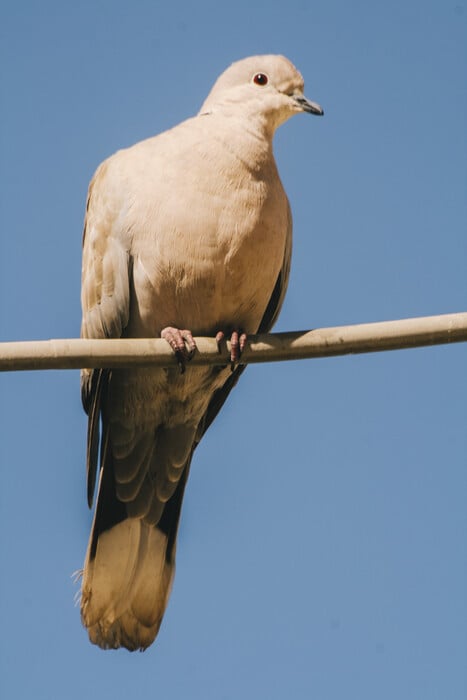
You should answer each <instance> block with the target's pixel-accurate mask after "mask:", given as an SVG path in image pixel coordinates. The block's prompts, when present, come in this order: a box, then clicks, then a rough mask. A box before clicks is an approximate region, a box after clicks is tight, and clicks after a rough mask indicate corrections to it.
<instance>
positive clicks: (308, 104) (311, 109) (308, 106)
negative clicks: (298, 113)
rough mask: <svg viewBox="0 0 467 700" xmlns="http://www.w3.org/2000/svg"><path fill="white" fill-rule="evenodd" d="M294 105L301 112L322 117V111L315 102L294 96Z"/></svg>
mask: <svg viewBox="0 0 467 700" xmlns="http://www.w3.org/2000/svg"><path fill="white" fill-rule="evenodd" d="M294 100H295V103H296V104H297V105H298V106H299V107H300V109H301V110H302V111H303V112H308V113H309V114H316V115H318V116H320V117H322V116H323V114H324V110H323V109H322V107H320V106H319V104H318V103H317V102H312V101H311V100H307V98H306V97H305V96H304V95H294Z"/></svg>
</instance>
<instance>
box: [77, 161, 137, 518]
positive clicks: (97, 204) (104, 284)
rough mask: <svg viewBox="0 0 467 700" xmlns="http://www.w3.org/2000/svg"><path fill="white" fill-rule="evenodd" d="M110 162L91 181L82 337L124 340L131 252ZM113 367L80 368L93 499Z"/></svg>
mask: <svg viewBox="0 0 467 700" xmlns="http://www.w3.org/2000/svg"><path fill="white" fill-rule="evenodd" d="M107 168H108V165H107V162H104V163H103V164H102V165H101V166H100V167H99V168H98V170H97V172H96V174H95V176H94V178H93V179H92V181H91V184H90V186H89V192H88V200H87V206H86V219H85V224H84V233H83V265H82V280H81V304H82V309H83V318H82V324H81V337H82V338H119V337H120V336H121V335H122V333H123V330H124V328H125V326H126V325H127V323H128V317H129V307H130V284H129V279H130V264H131V259H130V253H129V246H128V244H127V242H126V240H125V237H124V236H121V235H118V229H117V227H116V226H115V225H114V221H113V219H114V215H115V214H114V209H113V207H112V202H111V200H110V198H109V196H108V195H106V189H108V188H106V186H105V184H104V183H105V180H106V175H107ZM108 377H109V371H108V370H89V369H84V370H82V372H81V399H82V402H83V407H84V410H85V411H86V413H87V414H88V416H89V422H88V446H87V459H86V470H87V482H88V503H89V505H91V504H92V496H93V492H94V486H95V481H96V474H97V464H98V451H99V420H100V410H101V397H102V393H103V390H105V387H106V385H107V382H108Z"/></svg>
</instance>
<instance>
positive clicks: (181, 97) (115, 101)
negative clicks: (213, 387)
mask: <svg viewBox="0 0 467 700" xmlns="http://www.w3.org/2000/svg"><path fill="white" fill-rule="evenodd" d="M466 25H467V6H466V2H465V0H448V1H446V0H423V1H422V0H395V1H394V2H390V3H389V2H379V1H376V2H374V1H373V2H370V1H369V0H366V1H365V0H355V2H347V0H315V1H310V2H308V1H304V0H288V2H283V3H282V2H281V3H279V2H274V1H272V0H270V1H269V2H266V1H264V2H251V0H236V1H235V2H229V3H225V2H224V3H223V2H219V1H217V2H214V1H212V2H206V1H203V0H199V2H193V3H191V2H190V3H189V2H173V3H165V2H164V3H163V2H156V0H153V1H149V0H146V1H144V0H136V1H134V2H131V3H130V2H121V1H114V2H110V1H109V0H107V1H106V0H94V2H90V1H89V0H82V1H80V2H66V1H61V2H58V1H56V2H51V1H49V0H43V1H42V2H33V1H32V0H29V1H27V0H25V1H21V0H14V1H13V0H3V2H2V5H1V10H0V31H1V35H2V39H1V56H0V65H1V163H0V168H1V171H0V178H1V179H0V196H1V229H0V235H1V248H0V251H1V254H0V268H1V269H0V304H1V323H0V334H1V339H2V340H14V339H41V338H60V337H76V336H77V335H78V333H79V324H80V306H79V288H80V266H81V232H82V222H83V214H84V205H85V197H86V189H87V185H88V182H89V180H90V178H91V176H92V174H93V171H94V169H95V168H96V166H97V165H98V164H99V162H100V161H101V160H102V159H104V158H105V157H106V156H108V155H110V154H111V153H113V152H114V151H115V150H116V149H118V148H120V147H122V146H126V145H130V144H132V143H134V142H136V141H138V140H140V139H142V138H144V137H147V136H149V135H152V134H154V133H157V132H160V131H163V130H164V129H166V128H168V127H170V126H172V125H174V124H176V123H177V122H179V121H181V120H183V119H184V118H186V117H188V116H191V115H192V114H194V113H195V112H196V111H197V110H198V109H199V107H200V105H201V103H202V102H203V100H204V98H205V96H206V95H207V93H208V91H209V89H210V87H211V84H212V83H213V81H214V80H215V78H216V77H217V75H218V74H219V73H220V72H221V71H222V70H224V68H226V67H227V66H228V65H229V64H230V63H231V62H232V61H233V60H236V59H239V58H243V57H245V56H248V55H251V54H256V53H283V54H285V55H286V56H288V57H289V58H290V59H291V60H292V61H293V62H294V63H295V64H296V65H297V67H298V68H299V69H300V70H301V72H302V73H303V75H304V77H305V84H306V94H307V95H308V97H309V98H311V99H314V100H316V101H318V102H319V103H321V104H322V105H323V107H324V109H325V116H324V118H323V119H313V118H311V117H309V116H306V115H300V116H297V117H295V118H294V119H293V120H291V121H290V122H288V123H287V124H285V125H284V126H283V127H281V129H280V131H279V133H278V134H277V137H276V155H277V160H278V163H279V169H280V172H281V176H282V179H283V182H284V184H285V186H286V189H287V192H288V194H289V197H290V200H291V204H292V210H293V214H294V236H295V237H294V246H295V247H294V258H293V268H292V275H291V282H290V287H289V294H288V297H287V301H286V303H285V306H284V309H283V313H282V315H281V318H280V321H279V324H278V326H277V328H278V329H279V330H298V329H305V328H311V327H317V326H326V325H329V326H330V325H337V324H347V323H349V324H350V323H359V322H369V321H379V320H388V319H397V318H403V317H410V316H422V315H431V314H437V313H448V312H455V311H461V310H465V309H466V308H467V281H466V262H467V237H466V224H467V205H466V192H467V165H466V164H467V147H466V124H467V101H466V84H467V70H466V41H467V31H466ZM466 360H467V351H466V346H465V345H457V346H452V347H449V346H442V347H438V348H427V349H420V350H408V351H399V352H394V353H384V354H379V355H362V356H358V357H348V358H334V359H326V360H315V361H307V362H294V363H281V364H275V365H267V366H266V365H263V366H256V367H251V368H250V369H249V370H248V371H247V372H246V373H245V375H244V377H243V378H242V381H241V383H240V384H239V386H238V388H237V389H236V391H235V392H234V393H233V394H232V395H231V397H230V399H229V403H228V405H227V406H226V407H225V409H224V411H223V413H222V415H221V416H220V417H219V419H218V420H217V422H216V424H215V425H214V426H213V427H212V428H211V430H210V431H209V433H208V435H207V436H206V439H205V440H204V443H203V444H202V445H201V446H200V448H199V449H198V451H197V453H196V458H195V461H194V464H193V468H192V473H191V476H190V483H189V487H188V490H187V493H186V498H185V504H184V510H183V515H182V523H181V531H180V541H179V548H178V569H177V575H176V580H175V586H174V590H173V594H172V598H171V601H170V604H169V609H168V611H167V615H166V617H165V620H164V623H163V626H162V629H161V633H160V636H159V638H158V640H157V641H156V643H155V644H154V646H152V647H151V648H150V649H149V650H148V651H147V652H145V653H144V654H129V653H128V652H126V651H118V652H103V651H101V650H100V649H98V648H96V647H93V646H92V645H91V644H90V643H89V642H88V639H87V634H86V632H85V630H84V629H83V628H82V627H81V623H80V619H79V612H78V609H77V608H76V607H74V604H73V596H74V593H75V591H76V587H75V586H74V585H73V582H72V579H71V574H72V572H73V571H74V570H76V569H78V568H80V567H81V566H82V562H83V558H84V553H85V547H86V542H87V537H88V532H89V527H90V522H91V514H90V513H89V512H88V510H87V506H86V499H85V478H84V477H85V475H84V451H85V431H86V424H85V417H84V415H83V414H82V411H81V406H80V402H79V386H78V385H79V379H78V373H77V372H37V373H24V374H21V373H16V374H9V375H4V376H2V377H0V387H1V389H0V391H1V394H0V400H1V403H0V421H1V422H0V424H1V433H2V434H1V443H0V450H1V484H2V486H1V495H0V546H1V574H0V588H1V595H0V614H1V630H2V631H1V633H0V651H1V653H0V657H1V659H0V664H1V666H0V690H1V691H2V692H3V695H2V697H4V698H8V699H9V698H14V699H16V698H18V699H19V700H23V699H29V698H35V700H51V699H52V700H53V699H54V698H67V699H68V700H75V699H76V700H77V699H78V698H79V699H80V700H81V699H82V698H83V697H86V698H99V700H107V699H109V700H110V699H111V698H112V700H120V699H123V698H125V699H126V698H130V697H131V698H139V697H148V698H149V697H150V698H166V699H167V700H176V699H179V698H180V699H183V700H185V699H187V698H189V699H190V700H219V699H221V698H222V699H225V700H237V699H238V698H245V699H248V700H250V699H254V700H256V699H257V698H268V700H276V699H277V700H282V699H284V698H293V699H294V700H302V699H309V698H316V699H319V700H341V699H342V698H358V700H375V699H377V700H394V699H395V698H397V700H465V698H466V697H467V663H466V658H467V498H466V494H467V439H466V425H467V407H466V396H467V372H466Z"/></svg>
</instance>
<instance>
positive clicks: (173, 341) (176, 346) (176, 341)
mask: <svg viewBox="0 0 467 700" xmlns="http://www.w3.org/2000/svg"><path fill="white" fill-rule="evenodd" d="M161 338H163V339H164V340H166V341H167V342H168V344H169V345H170V347H171V348H172V350H173V351H174V353H175V357H176V358H177V362H178V366H179V367H180V373H181V374H183V373H184V371H185V368H186V363H187V362H189V361H190V360H191V358H192V357H193V355H194V354H195V350H196V343H195V339H194V338H193V335H192V333H191V331H188V330H180V329H179V328H173V327H172V326H167V328H164V329H163V330H162V331H161Z"/></svg>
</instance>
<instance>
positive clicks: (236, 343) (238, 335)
mask: <svg viewBox="0 0 467 700" xmlns="http://www.w3.org/2000/svg"><path fill="white" fill-rule="evenodd" d="M223 340H225V333H224V331H219V332H218V333H216V343H217V347H218V348H219V352H220V345H221V343H222V341H223ZM246 340H247V335H246V333H243V332H242V331H233V332H232V335H231V336H230V369H231V370H232V372H233V371H234V369H235V367H236V366H237V364H238V362H239V360H240V357H241V355H242V352H243V350H244V349H245V346H246Z"/></svg>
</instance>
